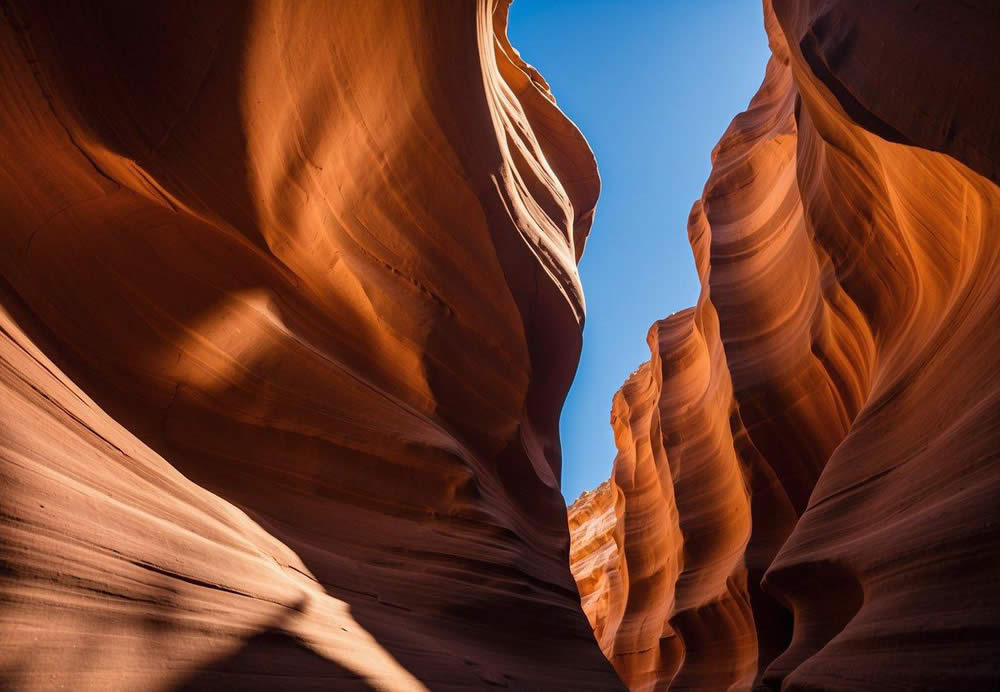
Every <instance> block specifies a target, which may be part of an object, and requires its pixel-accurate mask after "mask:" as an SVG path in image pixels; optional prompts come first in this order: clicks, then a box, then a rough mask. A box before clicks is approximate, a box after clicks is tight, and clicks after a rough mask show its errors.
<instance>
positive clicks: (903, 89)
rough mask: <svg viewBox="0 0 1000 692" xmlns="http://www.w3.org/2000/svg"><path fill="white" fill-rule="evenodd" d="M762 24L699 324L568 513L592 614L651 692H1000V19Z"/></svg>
mask: <svg viewBox="0 0 1000 692" xmlns="http://www.w3.org/2000/svg"><path fill="white" fill-rule="evenodd" d="M764 16H765V24H766V27H767V31H768V36H769V39H770V44H771V49H772V53H773V55H772V58H771V60H770V62H769V64H768V66H767V71H766V76H765V78H764V81H763V84H762V86H761V88H760V90H759V91H758V93H757V95H756V96H755V97H754V99H753V101H752V102H751V104H750V106H749V108H748V109H747V111H746V112H744V113H742V114H740V115H739V116H737V117H736V119H735V120H734V121H733V123H732V125H731V126H730V127H729V129H728V130H727V132H726V133H725V135H724V136H723V138H722V140H721V141H720V142H719V144H718V146H717V147H716V149H715V151H714V152H713V155H712V160H713V170H712V174H711V176H710V178H709V180H708V183H707V184H706V186H705V191H704V194H703V195H702V198H701V200H699V201H698V202H697V203H695V205H694V207H693V209H692V212H691V216H690V219H689V224H688V231H689V235H690V239H691V245H692V248H693V250H694V255H695V260H696V264H697V268H698V272H699V275H700V277H701V282H702V293H701V298H700V300H699V303H698V306H697V307H696V308H695V309H694V310H692V311H685V312H682V313H679V314H677V315H673V316H671V317H669V318H667V319H666V320H663V321H661V322H659V323H657V324H656V325H654V326H653V328H652V329H651V331H650V336H649V343H650V350H651V354H652V358H651V360H650V362H649V363H646V364H644V365H643V366H642V367H640V368H639V370H638V371H636V373H634V374H633V375H632V376H631V377H630V378H629V380H628V381H627V382H626V383H625V385H624V387H623V388H622V390H621V391H620V392H619V393H618V394H617V395H616V397H615V399H614V403H613V407H612V414H611V421H612V426H613V428H614V432H615V439H616V444H617V447H618V456H617V458H616V459H615V465H614V471H613V473H612V477H611V479H610V481H609V482H608V483H607V484H605V485H603V486H601V488H600V489H599V490H598V491H596V492H594V493H590V494H585V495H584V496H582V497H581V498H580V500H578V501H577V502H576V503H575V504H574V505H573V506H572V507H571V509H570V524H571V530H572V535H573V546H572V553H571V554H572V562H573V571H574V574H575V576H576V578H577V582H578V584H579V587H580V592H581V597H582V601H583V605H584V608H585V610H586V612H587V614H588V616H589V618H590V620H591V623H592V625H593V626H594V630H595V633H596V636H597V638H598V641H599V642H600V644H601V647H602V649H603V650H604V651H605V653H606V654H607V655H608V657H609V659H610V660H611V661H612V663H613V664H614V665H615V668H616V669H617V670H618V672H619V674H620V675H621V677H622V679H623V680H624V681H625V682H626V683H627V684H628V685H629V686H630V688H631V689H633V690H652V689H661V688H664V687H666V686H670V687H671V688H672V689H701V690H724V689H732V690H739V689H748V688H750V687H751V686H756V687H758V688H760V689H779V688H780V689H782V690H844V691H847V690H915V689H934V690H939V689H940V690H949V689H992V688H994V687H996V686H997V685H998V684H1000V663H998V659H997V652H998V651H1000V588H998V587H997V581H996V578H997V575H998V574H1000V503H998V502H997V500H998V498H1000V470H998V469H1000V466H998V463H1000V308H998V305H1000V278H998V277H1000V233H998V231H1000V188H998V187H997V183H998V182H1000V176H998V173H997V170H998V169H997V161H1000V101H998V100H997V98H996V95H995V93H994V92H995V88H994V87H995V84H996V83H997V78H998V76H1000V59H998V57H997V53H996V51H995V46H996V40H997V38H998V37H1000V10H998V9H997V7H996V6H995V4H994V3H989V2H985V1H978V2H968V3H921V2H917V1H916V0H913V1H910V0H892V1H890V2H884V3H860V2H854V1H852V0H802V1H800V2H794V1H793V0H774V4H773V7H772V5H771V2H770V0H766V1H765V3H764ZM887 37H891V38H887ZM761 582H763V588H761Z"/></svg>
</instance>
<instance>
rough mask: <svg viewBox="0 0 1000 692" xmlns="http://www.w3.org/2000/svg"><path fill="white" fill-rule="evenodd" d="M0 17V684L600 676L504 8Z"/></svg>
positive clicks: (545, 208)
mask: <svg viewBox="0 0 1000 692" xmlns="http://www.w3.org/2000/svg"><path fill="white" fill-rule="evenodd" d="M0 6H2V9H3V15H2V16H3V20H2V22H0V51H2V53H0V74H2V84H3V91H2V98H0V151H2V152H3V159H2V163H0V173H2V176H3V182H2V184H0V218H2V219H3V223H2V224H0V270H2V276H3V282H2V284H0V306H2V309H0V330H2V334H0V410H2V414H0V421H2V424H0V431H2V432H0V479H2V480H0V503H2V508H3V509H2V513H0V565H2V570H0V686H2V687H4V688H5V689H6V688H14V689H51V688H53V687H65V688H67V689H94V690H106V689H112V688H114V689H125V688H136V689H138V688H142V689H153V688H174V687H176V688H181V689H220V688H232V689H253V688H260V689H276V688H280V689H319V688H322V689H329V688H331V687H333V688H338V689H339V688H349V689H374V688H378V689H423V688H425V687H426V688H431V689H435V690H450V689H452V690H457V689H469V688H476V687H482V686H485V685H493V686H500V687H510V688H514V689H560V688H562V689H567V688H569V689H600V690H606V689H615V688H616V687H617V686H618V685H619V683H618V681H617V680H616V679H615V676H614V674H613V672H612V670H611V668H610V666H608V664H607V662H606V661H605V660H604V658H603V657H602V656H601V654H600V651H599V650H598V648H597V647H596V646H595V645H594V643H593V641H592V638H591V635H590V631H589V629H588V627H587V623H586V620H585V618H584V616H583V614H582V613H581V612H580V608H579V605H578V602H577V592H576V589H575V588H574V583H573V580H572V578H571V575H570V574H569V570H568V568H567V553H568V535H567V529H566V523H565V515H564V505H563V503H562V499H561V496H560V494H559V491H558V481H557V479H558V477H559V472H560V453H559V441H558V436H557V429H558V426H557V420H558V415H559V409H560V406H561V403H562V399H563V396H564V395H565V392H566V389H567V387H568V385H569V382H570V379H571V377H572V374H573V371H574V368H575V364H576V358H577V356H578V353H579V347H580V326H581V323H582V319H583V298H582V294H581V291H580V284H579V279H578V277H577V273H576V260H577V259H578V258H579V256H580V253H581V251H582V249H583V244H584V240H585V238H586V235H587V232H588V229H589V226H590V219H591V215H592V213H593V208H594V204H595V200H596V196H597V190H598V186H599V182H598V178H597V172H596V167H595V164H594V161H593V156H592V154H591V152H590V150H589V148H588V147H587V145H586V142H585V141H584V140H583V138H582V136H581V135H580V134H579V132H577V130H576V129H575V128H574V127H573V125H572V124H571V123H570V122H569V121H568V120H567V119H566V118H565V117H564V116H563V115H562V114H561V113H560V111H559V110H558V108H557V107H556V106H555V105H554V102H553V100H552V97H551V94H550V93H549V91H548V88H547V86H546V85H545V83H544V81H543V80H541V78H540V77H539V76H538V75H537V73H536V72H534V70H533V69H531V68H530V67H529V66H527V65H526V64H524V62H523V61H521V60H520V58H519V57H518V56H517V54H516V52H515V51H513V49H512V48H511V47H510V45H509V44H508V42H507V39H506V37H505V21H506V3H505V2H497V3H494V2H492V1H490V0H480V1H479V2H476V3H473V2H396V1H392V0H385V1H375V0H364V1H363V2H362V1H359V2H337V3H323V2H314V3H309V2H298V1H296V2H281V1H279V0H274V1H266V2H255V3H243V2H239V3H224V2H211V3H195V4H177V3H61V2H50V3H35V2H30V1H29V0H23V1H22V0H7V1H5V2H2V3H0Z"/></svg>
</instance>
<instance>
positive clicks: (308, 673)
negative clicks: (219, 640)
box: [174, 628, 375, 692]
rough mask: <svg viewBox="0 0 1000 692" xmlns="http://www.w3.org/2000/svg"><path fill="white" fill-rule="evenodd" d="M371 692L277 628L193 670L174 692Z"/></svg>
mask: <svg viewBox="0 0 1000 692" xmlns="http://www.w3.org/2000/svg"><path fill="white" fill-rule="evenodd" d="M291 681H294V685H295V689H296V690H330V689H336V690H357V691H359V692H367V691H369V690H375V688H374V687H372V686H371V685H369V684H368V683H367V682H365V680H364V679H363V678H361V677H360V676H359V675H357V674H356V673H353V672H352V671H350V670H348V669H347V668H344V667H343V666H341V665H340V664H338V663H334V662H333V661H330V660H328V659H326V658H323V657H322V656H320V655H319V654H317V653H315V652H314V651H313V650H312V649H310V648H309V646H308V645H307V644H306V643H305V642H304V641H302V640H301V639H299V638H298V637H294V636H292V635H290V634H288V633H287V632H283V631H281V630H280V629H275V628H271V629H267V630H264V631H263V632H261V633H260V634H257V635H255V636H253V637H252V638H250V639H248V640H247V641H246V642H245V643H244V645H243V646H242V648H240V650H239V651H237V652H236V653H234V654H233V655H231V656H228V657H226V658H223V659H220V660H218V661H215V662H213V663H211V664H210V665H208V666H205V667H202V668H199V669H198V670H196V671H194V672H193V673H192V674H191V675H190V677H188V678H187V679H186V680H184V681H182V682H181V683H180V684H178V685H177V686H176V687H174V689H175V690H176V691H177V692H202V691H204V692H210V691H214V690H242V691H244V692H253V691H254V690H260V691H261V692H263V691H265V690H277V689H286V688H287V686H288V685H289V684H290V682H291Z"/></svg>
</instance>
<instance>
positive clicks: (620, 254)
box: [508, 0, 769, 502]
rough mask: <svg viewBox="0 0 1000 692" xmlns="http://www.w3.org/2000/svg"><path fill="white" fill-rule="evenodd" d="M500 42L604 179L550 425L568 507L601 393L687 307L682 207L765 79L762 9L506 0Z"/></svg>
mask: <svg viewBox="0 0 1000 692" xmlns="http://www.w3.org/2000/svg"><path fill="white" fill-rule="evenodd" d="M508 35H509V36H510V40H511V43H512V44H513V45H514V46H515V47H516V48H517V49H518V50H519V51H520V52H521V55H522V57H524V59H525V60H526V61H528V62H529V63H531V64H532V65H534V66H535V67H537V68H538V70H539V71H540V72H541V73H542V75H543V76H544V77H545V79H546V80H547V81H548V82H549V84H550V85H551V87H552V91H553V93H554V94H555V97H556V100H557V101H558V103H559V106H560V107H561V108H562V109H563V111H565V113H566V114H567V115H568V116H569V117H570V118H572V119H573V121H574V122H576V124H577V125H578V126H579V127H580V130H581V131H582V132H583V134H584V135H585V136H586V137H587V140H588V141H589V142H590V146H591V147H593V149H594V152H595V153H596V155H597V164H598V166H599V167H600V170H601V179H602V181H603V189H602V191H601V197H600V201H599V202H598V204H597V216H596V220H595V223H594V228H593V230H592V232H591V235H590V240H589V241H588V243H587V250H586V252H585V253H584V256H583V260H582V261H581V263H580V273H581V275H582V277H583V287H584V290H585V292H586V297H587V324H586V328H585V330H584V335H583V355H582V358H581V360H580V369H579V371H578V372H577V375H576V380H575V381H574V383H573V387H572V389H571V390H570V393H569V397H568V399H567V401H566V406H565V408H564V409H563V415H562V444H563V481H562V482H563V494H564V495H565V496H566V499H567V501H568V502H572V501H573V500H574V499H575V498H576V497H577V495H579V494H580V492H581V491H583V490H586V489H589V488H593V487H595V486H597V485H598V484H599V483H601V482H602V481H604V480H605V479H607V478H608V476H609V475H610V473H611V465H612V463H613V461H614V457H615V447H614V440H613V438H612V435H611V427H610V425H609V422H608V421H609V412H610V410H611V397H612V396H613V394H614V393H615V391H616V390H617V389H618V388H619V387H620V386H621V384H622V382H623V381H624V380H625V378H626V377H627V376H628V374H629V373H630V372H632V370H633V369H635V367H636V366H637V365H639V364H640V363H641V362H643V361H644V360H647V359H648V358H649V350H648V349H647V347H646V343H645V337H646V330H647V329H648V328H649V325H650V324H652V323H653V321H655V320H657V319H659V318H661V317H664V316H666V315H669V314H670V313H672V312H676V311H677V310H681V309H683V308H686V307H688V306H691V305H694V303H695V301H696V300H697V296H698V284H697V277H696V275H695V271H694V261H693V259H692V257H691V249H690V247H689V246H688V243H687V231H686V223H687V215H688V211H690V209H691V204H692V202H694V200H695V199H697V198H698V197H699V196H700V195H701V189H702V186H703V185H704V184H705V179H706V178H707V177H708V173H709V169H710V159H709V157H710V154H711V151H712V147H714V146H715V143H716V142H717V141H718V139H719V137H720V136H721V135H722V133H723V131H724V130H725V129H726V127H727V126H728V125H729V121H730V120H732V118H733V116H734V115H736V114H737V113H738V112H740V111H741V110H743V109H744V108H745V107H746V105H747V103H748V102H749V100H750V98H751V96H753V94H754V92H755V91H756V90H757V87H758V86H759V85H760V82H761V80H762V79H763V77H764V66H765V64H766V62H767V57H768V55H769V52H768V48H767V37H766V36H765V34H764V28H763V18H762V10H761V3H760V0H515V2H514V4H513V5H512V6H511V10H510V23H509V27H508Z"/></svg>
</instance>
